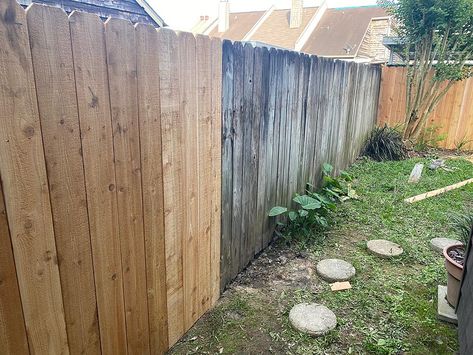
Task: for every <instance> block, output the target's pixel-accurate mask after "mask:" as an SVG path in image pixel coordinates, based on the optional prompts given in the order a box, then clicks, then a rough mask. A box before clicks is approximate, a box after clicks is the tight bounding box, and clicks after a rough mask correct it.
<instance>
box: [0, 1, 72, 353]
mask: <svg viewBox="0 0 473 355" xmlns="http://www.w3.org/2000/svg"><path fill="white" fill-rule="evenodd" d="M0 48H1V50H0V107H1V110H0V170H1V172H2V182H3V188H4V190H3V193H4V197H5V205H6V209H7V214H8V222H9V226H10V233H11V236H12V245H13V252H14V256H15V263H16V269H17V275H18V282H19V289H20V294H21V300H22V304H23V311H24V317H25V323H26V328H27V329H28V342H29V347H30V350H31V351H32V352H35V353H47V352H50V353H51V352H52V353H68V351H69V347H68V341H67V335H66V326H65V319H64V309H63V302H62V294H61V284H60V277H59V269H58V265H57V264H58V260H57V254H56V245H55V240H54V231H53V221H52V214H51V205H50V200H49V188H48V183H47V176H46V167H45V161H44V154H43V142H42V139H41V127H40V122H39V114H38V107H37V98H36V92H35V83H34V76H33V67H32V61H31V52H30V43H29V38H28V28H27V21H26V14H25V12H24V10H23V9H22V7H21V6H20V5H18V3H17V2H16V1H15V0H7V1H2V2H0ZM33 260H34V262H32V261H33Z"/></svg>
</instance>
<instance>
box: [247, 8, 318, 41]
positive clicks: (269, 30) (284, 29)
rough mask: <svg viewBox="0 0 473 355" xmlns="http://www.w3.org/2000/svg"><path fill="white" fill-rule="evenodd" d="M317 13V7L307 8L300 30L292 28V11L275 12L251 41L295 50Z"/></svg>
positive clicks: (303, 14)
mask: <svg viewBox="0 0 473 355" xmlns="http://www.w3.org/2000/svg"><path fill="white" fill-rule="evenodd" d="M316 12H317V8H316V7H305V8H304V9H303V12H302V25H301V26H300V27H298V28H290V27H289V20H290V16H291V10H290V9H284V10H274V11H273V12H271V14H269V16H268V18H267V19H266V21H264V22H263V23H262V24H261V25H260V26H259V27H258V29H257V30H256V32H255V33H254V34H253V35H252V36H251V38H250V39H251V40H252V41H258V42H263V43H268V44H271V45H274V46H279V47H283V48H290V49H294V47H295V44H296V41H297V39H298V38H299V36H300V35H301V33H302V32H303V31H304V29H305V28H306V26H307V24H308V23H309V21H310V20H311V18H312V17H313V16H314V14H315V13H316ZM275 29H277V30H275Z"/></svg>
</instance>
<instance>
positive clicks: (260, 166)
mask: <svg viewBox="0 0 473 355" xmlns="http://www.w3.org/2000/svg"><path fill="white" fill-rule="evenodd" d="M380 75H381V70H380V68H379V67H378V66H370V65H366V64H356V63H349V62H345V61H335V60H332V59H327V58H318V57H315V56H308V55H306V54H302V53H297V52H290V51H285V50H276V49H268V48H253V47H251V46H250V45H248V44H245V45H242V44H241V43H239V42H233V43H232V42H230V41H224V42H223V76H222V79H223V84H222V87H223V93H222V112H223V114H222V120H223V122H222V125H223V137H222V141H223V149H222V167H223V168H222V206H223V210H222V226H221V228H222V263H221V287H222V289H224V288H225V286H226V285H227V284H228V283H229V282H230V281H231V280H232V279H233V278H234V277H235V276H236V275H237V274H238V272H240V271H241V270H243V269H244V268H245V267H246V266H247V265H248V263H249V262H250V261H251V260H252V259H253V257H254V256H255V255H256V254H258V253H259V252H260V251H261V250H262V249H263V248H264V247H265V246H266V245H267V244H268V243H269V242H270V240H271V237H272V233H273V231H274V227H275V220H276V219H274V218H269V217H268V216H267V214H268V212H269V210H270V209H271V207H273V206H275V205H283V206H288V205H290V204H291V201H292V198H293V196H294V194H295V193H303V192H304V189H305V185H306V183H308V182H309V183H312V184H315V185H317V183H318V182H319V181H320V178H321V166H322V165H323V163H325V162H328V163H331V164H332V165H334V167H335V171H336V172H339V171H340V170H341V169H344V168H346V167H347V166H348V165H349V164H350V163H352V162H353V161H354V159H355V158H356V157H357V156H358V154H359V152H360V150H361V148H362V145H363V143H364V140H365V138H366V137H367V135H368V134H369V132H370V131H371V129H372V128H373V126H374V125H375V123H376V113H377V102H378V94H379V81H380Z"/></svg>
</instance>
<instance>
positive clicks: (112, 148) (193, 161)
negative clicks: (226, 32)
mask: <svg viewBox="0 0 473 355" xmlns="http://www.w3.org/2000/svg"><path fill="white" fill-rule="evenodd" d="M0 48H1V49H0V107H1V110H0V175H1V180H2V191H1V192H2V194H1V196H0V197H1V199H0V200H1V204H0V207H1V208H0V211H1V214H0V232H1V236H0V243H1V245H0V250H1V261H0V264H1V270H0V273H1V280H2V282H1V283H0V344H2V345H1V348H2V350H1V351H0V352H2V353H5V352H6V353H12V354H23V353H28V352H31V353H37V354H63V353H68V352H71V353H86V354H99V353H104V354H125V353H127V351H128V352H129V353H139V354H147V353H162V352H164V351H165V350H167V349H168V347H169V346H170V345H172V344H173V343H174V342H176V341H177V340H178V339H179V338H180V337H181V336H182V335H183V334H184V332H185V331H187V330H188V329H189V328H190V327H191V326H192V324H193V323H194V322H195V321H196V320H197V319H198V318H199V317H200V316H201V315H202V314H203V313H204V312H205V311H206V310H208V309H209V308H210V307H211V306H212V305H213V304H214V303H215V302H216V300H217V298H218V296H219V280H220V277H219V271H220V266H219V265H220V261H219V256H220V218H219V216H220V201H221V199H220V150H221V148H220V144H221V142H220V131H221V128H220V126H221V124H220V97H221V93H220V92H221V60H222V59H221V42H220V41H219V40H217V39H212V40H211V39H210V38H208V37H201V36H198V37H197V38H195V37H194V36H192V35H191V34H187V33H181V34H179V35H176V33H174V32H172V31H170V30H165V29H160V30H158V31H156V29H155V28H153V27H152V26H148V25H142V24H140V25H137V26H133V25H132V24H131V23H130V22H128V21H125V20H118V19H110V20H108V21H107V22H106V23H105V24H104V23H103V22H102V21H101V20H100V19H99V17H97V16H95V15H91V14H85V13H76V12H75V13H72V14H71V15H70V17H67V15H66V14H65V13H64V12H63V11H62V10H61V9H58V8H53V7H47V6H41V5H36V4H35V5H32V6H30V7H29V8H28V10H27V11H26V12H25V11H24V10H23V9H22V8H21V7H20V6H19V5H18V4H17V3H16V1H15V0H8V1H1V2H0ZM3 202H4V203H5V207H3ZM10 243H11V244H10ZM4 280H5V281H4Z"/></svg>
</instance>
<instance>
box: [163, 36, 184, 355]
mask: <svg viewBox="0 0 473 355" xmlns="http://www.w3.org/2000/svg"><path fill="white" fill-rule="evenodd" d="M158 47H159V48H160V51H159V56H158V61H159V72H160V75H159V90H160V103H161V128H162V132H161V134H162V149H163V150H162V160H163V163H162V164H163V181H164V182H163V185H164V226H165V236H166V243H165V245H166V285H167V308H168V333H169V345H170V346H172V345H173V344H174V343H175V342H176V341H177V340H178V339H179V337H180V336H181V335H182V334H183V333H184V329H185V323H184V286H183V282H184V280H183V255H182V253H183V243H184V237H185V230H187V227H186V225H185V223H186V222H185V221H186V214H187V209H188V207H186V208H183V206H184V201H185V199H184V198H185V196H184V191H185V189H184V173H185V165H184V163H185V162H184V154H185V150H184V129H185V122H184V119H183V118H182V117H181V115H180V102H181V99H180V46H179V41H178V38H177V35H176V34H175V33H174V32H173V31H171V30H168V29H159V30H158Z"/></svg>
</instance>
